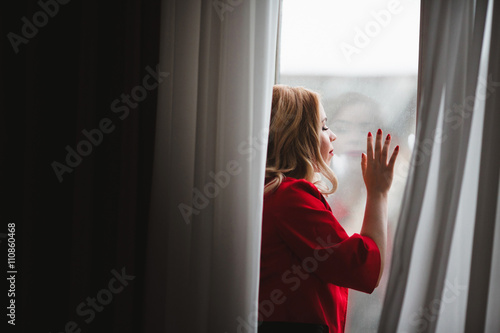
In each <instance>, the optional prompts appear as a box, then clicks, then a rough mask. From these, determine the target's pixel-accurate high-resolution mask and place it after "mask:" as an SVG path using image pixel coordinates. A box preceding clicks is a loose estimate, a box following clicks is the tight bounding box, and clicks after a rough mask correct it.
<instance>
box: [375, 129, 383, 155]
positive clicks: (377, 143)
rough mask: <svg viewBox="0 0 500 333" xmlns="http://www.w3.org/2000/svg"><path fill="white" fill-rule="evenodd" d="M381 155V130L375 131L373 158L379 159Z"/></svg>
mask: <svg viewBox="0 0 500 333" xmlns="http://www.w3.org/2000/svg"><path fill="white" fill-rule="evenodd" d="M381 155H382V130H381V129H380V128H379V129H378V131H377V140H376V141H375V160H377V161H380V158H381Z"/></svg>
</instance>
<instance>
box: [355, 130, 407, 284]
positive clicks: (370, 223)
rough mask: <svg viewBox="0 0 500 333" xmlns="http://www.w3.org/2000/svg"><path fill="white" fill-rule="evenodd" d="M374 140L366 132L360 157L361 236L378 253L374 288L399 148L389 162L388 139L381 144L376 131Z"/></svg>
mask: <svg viewBox="0 0 500 333" xmlns="http://www.w3.org/2000/svg"><path fill="white" fill-rule="evenodd" d="M373 141H374V138H373V136H372V134H371V133H368V138H367V154H366V155H365V154H362V157H361V170H362V172H363V179H364V181H365V185H366V191H367V196H366V208H365V216H364V219H363V226H362V227H361V233H360V234H361V235H363V236H367V237H370V238H371V239H373V240H374V241H375V243H376V244H377V246H378V248H379V250H380V263H381V264H380V274H379V277H378V281H377V286H378V284H379V282H380V278H381V277H382V272H383V271H384V263H385V249H386V244H387V194H388V192H389V189H390V188H391V184H392V177H393V174H394V164H395V162H396V157H397V155H398V152H399V146H396V148H395V149H394V151H393V153H392V155H391V157H390V159H389V161H388V152H389V146H390V144H391V136H390V134H389V135H387V137H386V139H385V141H384V142H382V141H383V140H382V131H381V130H380V129H379V130H378V131H377V137H376V140H375V145H374V142H373Z"/></svg>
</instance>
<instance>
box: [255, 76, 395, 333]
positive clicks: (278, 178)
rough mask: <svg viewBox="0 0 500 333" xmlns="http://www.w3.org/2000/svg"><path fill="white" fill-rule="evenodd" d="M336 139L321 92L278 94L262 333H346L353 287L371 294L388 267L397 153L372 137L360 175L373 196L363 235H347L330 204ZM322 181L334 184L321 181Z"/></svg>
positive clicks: (284, 89)
mask: <svg viewBox="0 0 500 333" xmlns="http://www.w3.org/2000/svg"><path fill="white" fill-rule="evenodd" d="M335 139H336V136H335V134H333V132H332V131H331V130H330V129H329V128H328V126H327V119H326V115H325V111H324V109H323V106H322V105H321V103H320V101H319V96H318V94H317V93H315V92H312V91H310V90H307V89H305V88H300V87H288V86H284V85H277V86H275V87H274V88H273V102H272V110H271V124H270V130H269V143H268V151H267V163H266V186H265V194H264V212H263V224H262V251H261V269H260V290H259V333H265V332H287V333H291V332H330V333H334V332H344V328H345V318H346V309H347V298H348V289H347V288H352V289H356V290H359V291H363V292H366V293H371V292H372V291H373V290H374V289H375V287H376V286H377V285H378V282H379V281H380V277H381V275H382V271H383V267H384V257H385V246H386V237H387V194H388V191H389V188H390V187H391V183H392V176H393V169H394V163H395V161H396V157H397V154H398V151H399V147H396V148H395V149H394V151H393V153H392V154H391V156H390V158H388V153H389V146H390V143H391V136H390V135H387V137H386V138H385V140H383V138H382V131H381V130H380V129H379V130H378V132H377V134H376V138H374V137H373V136H372V134H371V133H368V136H367V153H366V154H364V153H363V154H362V156H361V170H362V174H363V179H364V182H365V185H366V190H367V199H366V209H365V215H364V220H363V225H362V228H361V232H360V233H359V234H357V233H355V234H353V235H352V236H351V237H349V236H348V235H347V234H346V232H345V231H344V229H343V228H342V226H341V225H340V224H339V223H338V221H337V220H336V219H335V217H334V216H333V214H332V211H331V209H330V206H329V205H328V203H327V201H326V200H325V197H324V196H327V195H329V194H331V193H333V192H335V190H336V188H337V179H336V177H335V175H334V174H333V172H332V170H331V169H330V168H329V166H328V165H329V164H330V161H331V159H332V157H333V151H334V148H333V145H332V143H333V142H334V141H335ZM320 175H323V177H324V178H326V179H327V180H328V181H329V182H330V183H331V184H332V187H331V188H329V187H328V186H326V184H325V183H324V182H323V181H322V180H321V177H320Z"/></svg>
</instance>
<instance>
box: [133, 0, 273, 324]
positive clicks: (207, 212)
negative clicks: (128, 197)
mask: <svg viewBox="0 0 500 333" xmlns="http://www.w3.org/2000/svg"><path fill="white" fill-rule="evenodd" d="M278 7H279V1H260V0H245V1H243V0H221V1H202V0H189V1H185V0H178V1H174V0H166V1H164V3H163V7H162V27H161V29H162V37H161V55H160V58H161V62H160V64H159V66H160V70H161V71H163V72H168V73H169V82H168V84H167V85H162V87H161V88H162V89H161V90H160V92H159V95H160V97H159V107H158V114H157V128H156V143H155V161H154V175H153V191H152V197H151V202H152V203H151V216H150V221H149V225H148V228H149V230H148V235H149V239H148V253H147V258H148V261H147V263H146V265H147V276H146V277H145V286H146V290H145V301H144V326H143V330H144V331H145V332H221V333H222V332H228V333H230V332H256V320H257V316H256V313H257V300H258V279H259V278H258V273H259V262H260V232H261V218H262V203H263V201H262V193H263V186H264V169H265V157H266V149H267V128H268V125H269V116H270V105H271V97H272V85H273V82H274V73H275V55H276V39H277V22H278V9H279V8H278Z"/></svg>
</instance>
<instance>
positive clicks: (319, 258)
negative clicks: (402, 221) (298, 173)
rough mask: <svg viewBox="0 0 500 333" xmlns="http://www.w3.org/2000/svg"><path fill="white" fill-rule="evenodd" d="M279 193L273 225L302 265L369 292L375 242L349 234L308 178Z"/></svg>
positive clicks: (375, 266) (376, 262)
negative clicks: (277, 207)
mask: <svg viewBox="0 0 500 333" xmlns="http://www.w3.org/2000/svg"><path fill="white" fill-rule="evenodd" d="M282 185H283V184H282ZM281 194H282V195H280V196H279V202H277V203H276V204H278V205H279V207H283V209H279V210H276V211H275V212H274V214H273V215H275V221H276V224H275V226H276V228H277V232H278V234H279V236H280V237H281V238H282V239H283V241H284V242H285V243H286V244H287V246H288V247H289V248H290V249H291V251H292V252H293V253H294V254H295V255H296V256H297V257H298V258H299V259H300V261H301V263H302V267H303V268H304V269H306V268H307V269H308V271H309V272H310V273H314V274H316V275H317V276H318V277H319V278H320V279H321V280H323V281H324V282H327V283H333V284H335V285H338V286H341V287H346V288H351V289H356V290H359V291H363V292H366V293H371V292H372V291H373V290H374V289H375V286H376V283H377V280H378V276H379V272H380V264H381V262H380V251H379V249H378V246H377V245H376V244H375V242H374V241H373V240H372V239H371V238H369V237H366V236H361V235H359V234H354V235H352V236H351V237H349V236H348V235H347V233H346V232H345V230H344V228H342V226H341V225H340V224H339V222H338V221H337V220H336V219H335V217H334V216H333V214H332V212H331V210H329V208H327V203H326V201H325V200H324V198H323V197H322V194H321V193H320V192H319V191H318V189H317V188H316V187H315V186H314V185H313V184H311V183H310V182H308V181H306V180H298V181H295V182H293V183H292V184H289V185H288V186H287V187H286V189H284V190H283V191H282V193H281Z"/></svg>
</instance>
